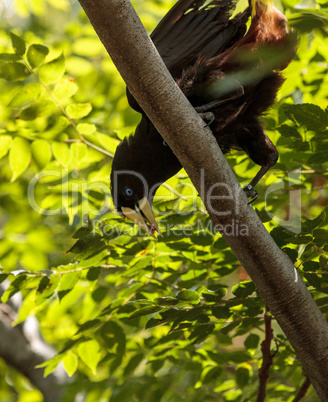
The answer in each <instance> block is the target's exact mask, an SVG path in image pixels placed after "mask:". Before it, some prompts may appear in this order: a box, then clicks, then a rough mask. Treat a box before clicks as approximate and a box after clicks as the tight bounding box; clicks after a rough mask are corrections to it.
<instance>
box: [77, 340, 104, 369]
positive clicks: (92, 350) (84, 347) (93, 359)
mask: <svg viewBox="0 0 328 402" xmlns="http://www.w3.org/2000/svg"><path fill="white" fill-rule="evenodd" d="M77 350H78V355H79V357H80V359H81V360H82V361H83V363H84V364H85V365H86V366H87V367H89V369H90V370H91V371H92V373H93V374H95V373H96V368H97V366H98V363H99V361H100V357H101V354H100V347H99V344H98V342H97V341H96V340H94V339H92V340H90V341H87V342H83V343H81V344H80V345H79V346H78V349H77Z"/></svg>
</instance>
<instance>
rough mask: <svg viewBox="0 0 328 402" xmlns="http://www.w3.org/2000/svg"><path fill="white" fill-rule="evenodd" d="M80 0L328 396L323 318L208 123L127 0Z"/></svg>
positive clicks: (327, 335)
mask: <svg viewBox="0 0 328 402" xmlns="http://www.w3.org/2000/svg"><path fill="white" fill-rule="evenodd" d="M79 1H80V4H81V5H82V7H83V8H84V10H85V12H86V14H87V16H88V17H89V19H90V22H91V24H92V25H93V27H94V29H95V31H96V32H97V34H98V36H99V38H100V40H101V41H102V42H103V44H104V46H105V47H106V49H107V51H108V53H109V54H110V56H111V58H112V60H113V62H114V63H115V65H116V67H117V69H118V70H119V72H120V73H121V75H122V77H123V79H124V80H125V82H126V84H127V85H128V87H129V89H130V91H131V93H132V94H133V96H134V97H135V98H136V99H137V101H138V103H139V104H140V106H141V107H142V109H143V110H144V111H145V112H146V113H147V115H148V116H149V118H150V119H151V120H152V122H153V124H154V125H155V127H156V128H157V129H158V131H159V132H160V133H161V135H162V136H163V138H164V139H165V141H166V142H167V144H168V145H169V146H170V147H171V149H172V150H173V152H174V153H175V154H176V155H177V157H178V158H179V160H180V162H181V164H182V166H183V167H184V168H185V170H186V171H187V173H188V175H189V177H190V178H191V180H192V182H193V184H194V185H195V187H196V189H197V190H198V192H199V194H200V195H201V197H202V200H203V202H204V204H205V206H206V208H207V210H208V212H209V214H210V217H211V219H212V220H213V223H214V225H215V227H216V228H219V229H220V231H221V233H222V235H223V237H224V238H225V240H226V241H227V242H228V244H229V245H230V247H231V249H232V250H233V251H234V253H235V254H236V256H237V257H238V259H239V260H240V262H241V263H242V265H243V266H244V268H245V269H246V271H247V273H248V274H249V276H250V277H251V278H252V280H253V281H254V283H255V285H256V287H257V288H258V290H259V292H260V294H261V296H262V297H263V298H264V300H265V302H266V304H267V305H268V307H269V308H270V311H271V312H272V314H273V315H274V317H275V319H276V320H277V321H278V323H279V325H280V326H281V328H282V330H283V331H284V332H285V334H286V336H287V337H288V339H289V341H290V342H291V344H292V346H293V347H294V349H295V351H296V353H297V355H298V357H299V359H300V360H301V362H302V364H303V366H304V369H305V371H306V373H307V375H308V377H309V378H310V380H311V382H312V384H313V386H314V388H315V389H316V392H317V393H318V396H319V397H320V398H321V399H322V400H328V381H327V373H328V325H327V322H326V321H325V319H324V317H323V316H322V314H321V313H320V311H319V309H318V307H317V306H316V304H315V302H314V300H313V299H312V297H311V295H310V293H309V291H308V290H307V288H306V286H305V284H304V283H303V281H302V280H301V278H300V277H299V276H298V275H297V272H296V270H295V268H294V266H293V264H292V262H291V261H290V259H289V258H288V257H287V256H286V255H285V254H284V253H283V252H282V251H281V250H280V249H279V248H278V246H277V245H276V244H275V242H274V241H273V239H272V238H271V236H270V235H269V233H268V232H267V231H266V229H265V227H264V226H263V224H262V222H261V221H260V219H259V218H258V216H257V214H256V213H255V211H254V210H253V208H252V206H250V205H247V199H246V196H245V195H244V194H243V191H241V188H240V186H239V184H238V182H237V180H236V177H235V176H234V174H233V172H232V170H231V169H230V167H229V165H228V163H227V162H226V160H225V158H224V156H223V154H222V152H221V150H220V148H219V146H218V144H217V142H216V140H215V138H214V136H213V135H212V134H211V131H210V129H209V128H204V127H203V126H204V123H203V121H202V120H201V119H200V118H199V117H198V115H197V113H196V112H195V110H194V109H193V107H192V106H191V105H190V103H189V102H188V100H187V99H186V98H185V96H184V95H183V94H182V93H181V91H180V90H179V88H178V86H177V85H176V83H175V82H174V80H173V79H172V77H171V75H170V74H169V72H168V71H167V69H166V67H165V65H164V63H163V61H162V60H161V58H160V57H159V55H158V53H157V51H156V49H155V47H154V45H153V43H152V42H151V40H150V38H149V37H148V35H147V33H146V31H145V29H144V28H143V26H142V24H141V22H140V20H139V18H138V16H137V14H136V13H135V10H134V9H133V7H132V5H131V3H130V2H129V1H128V0H79ZM223 190H224V192H225V196H223V195H222V192H223ZM227 192H228V195H227ZM236 223H238V224H239V225H244V227H246V228H247V235H244V236H240V235H238V234H232V235H230V236H228V235H227V234H226V233H225V228H226V227H227V225H231V224H236ZM229 233H230V232H229Z"/></svg>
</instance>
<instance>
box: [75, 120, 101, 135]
mask: <svg viewBox="0 0 328 402" xmlns="http://www.w3.org/2000/svg"><path fill="white" fill-rule="evenodd" d="M76 128H77V130H78V131H79V132H80V133H81V134H83V135H91V134H93V133H95V132H96V131H97V127H96V126H95V125H94V124H90V123H80V124H78V125H77V127H76Z"/></svg>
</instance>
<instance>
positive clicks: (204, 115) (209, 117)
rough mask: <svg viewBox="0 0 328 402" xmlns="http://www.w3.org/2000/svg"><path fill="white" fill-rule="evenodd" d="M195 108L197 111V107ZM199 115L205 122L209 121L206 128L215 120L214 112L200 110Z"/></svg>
mask: <svg viewBox="0 0 328 402" xmlns="http://www.w3.org/2000/svg"><path fill="white" fill-rule="evenodd" d="M195 109H196V111H197V108H195ZM198 116H199V117H201V118H202V119H203V120H204V121H205V122H206V121H207V123H206V124H205V126H204V128H205V127H208V126H210V125H211V124H212V123H213V121H214V120H215V116H214V113H212V112H198Z"/></svg>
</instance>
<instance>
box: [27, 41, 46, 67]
mask: <svg viewBox="0 0 328 402" xmlns="http://www.w3.org/2000/svg"><path fill="white" fill-rule="evenodd" d="M48 53H49V49H48V48H47V47H46V46H42V45H31V46H30V47H29V48H28V50H27V60H28V62H29V63H30V65H31V66H32V68H34V67H37V66H39V65H40V64H42V63H43V62H44V60H45V58H46V56H47V54H48Z"/></svg>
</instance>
